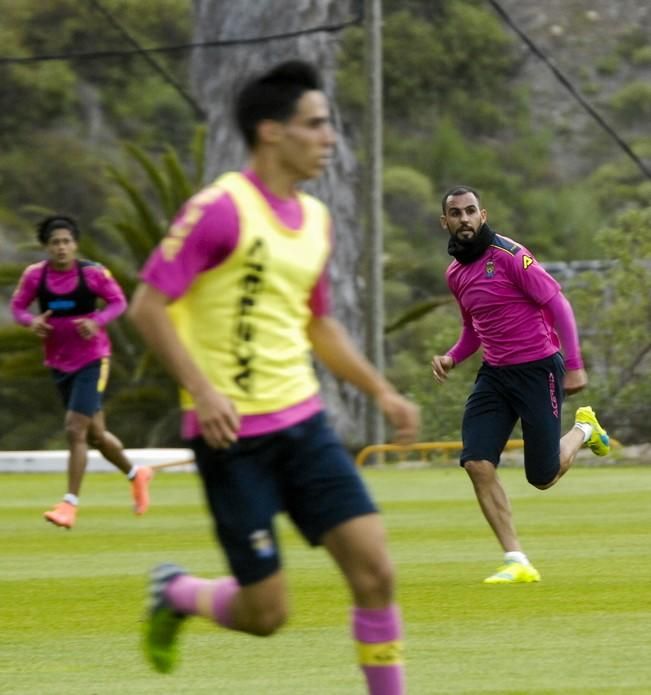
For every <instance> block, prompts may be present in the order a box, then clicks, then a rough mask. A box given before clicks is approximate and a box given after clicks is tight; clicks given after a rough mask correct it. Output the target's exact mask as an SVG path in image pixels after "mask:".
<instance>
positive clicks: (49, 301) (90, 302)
mask: <svg viewBox="0 0 651 695" xmlns="http://www.w3.org/2000/svg"><path fill="white" fill-rule="evenodd" d="M76 265H77V276H78V278H79V282H78V283H77V286H76V287H75V289H74V290H72V292H67V293H66V294H55V293H54V292H52V290H50V289H49V288H48V286H47V282H46V279H47V269H48V266H49V263H45V264H44V265H43V272H42V273H41V279H40V281H39V284H38V303H39V306H40V309H41V313H44V312H46V311H51V312H52V316H82V315H84V314H92V312H93V311H95V308H96V306H97V295H95V294H93V293H92V292H91V291H90V290H89V289H88V285H87V284H86V280H85V278H84V273H83V270H82V268H85V267H86V266H89V265H97V263H93V262H92V261H77V263H76Z"/></svg>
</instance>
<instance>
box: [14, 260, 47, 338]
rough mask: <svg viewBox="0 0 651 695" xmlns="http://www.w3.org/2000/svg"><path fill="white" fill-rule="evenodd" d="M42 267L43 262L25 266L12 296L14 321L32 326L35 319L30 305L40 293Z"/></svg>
mask: <svg viewBox="0 0 651 695" xmlns="http://www.w3.org/2000/svg"><path fill="white" fill-rule="evenodd" d="M42 267H43V264H38V265H30V266H29V267H28V268H25V270H24V272H23V274H22V276H21V278H20V281H19V282H18V285H17V287H16V289H15V290H14V293H13V295H12V296H11V314H12V316H13V317H14V321H16V323H19V324H20V325H21V326H30V325H31V323H32V321H33V320H34V314H33V313H32V312H31V311H30V310H29V306H30V304H31V303H32V302H33V301H34V300H35V299H36V295H37V294H38V283H39V280H40V277H41V269H42Z"/></svg>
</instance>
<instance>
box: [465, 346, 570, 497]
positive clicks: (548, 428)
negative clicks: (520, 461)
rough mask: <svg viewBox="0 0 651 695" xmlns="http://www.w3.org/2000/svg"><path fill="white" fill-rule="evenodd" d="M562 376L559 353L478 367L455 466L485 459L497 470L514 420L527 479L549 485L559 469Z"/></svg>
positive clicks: (563, 367)
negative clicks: (519, 427) (518, 425)
mask: <svg viewBox="0 0 651 695" xmlns="http://www.w3.org/2000/svg"><path fill="white" fill-rule="evenodd" d="M564 374H565V366H564V363H563V358H562V357H561V355H560V354H559V353H557V354H555V355H552V356H550V357H547V358H545V359H542V360H537V361H535V362H526V363H524V364H517V365H511V366H508V367H491V366H490V365H488V364H486V363H485V362H484V364H482V366H481V367H480V369H479V371H478V373H477V379H476V381H475V386H474V388H473V390H472V392H471V394H470V396H469V397H468V400H467V402H466V409H465V412H464V416H463V425H462V436H463V451H462V452H461V465H462V466H463V465H464V464H465V462H466V461H480V460H486V461H490V462H491V463H493V464H494V465H495V466H497V465H498V464H499V461H500V456H501V454H502V451H503V449H504V447H505V445H506V442H507V441H508V439H509V437H510V436H511V433H512V431H513V428H514V427H515V424H516V422H517V420H518V418H519V419H520V420H521V423H522V438H523V439H524V468H525V473H526V475H527V480H528V481H529V482H530V483H531V484H532V485H546V484H547V483H549V482H550V481H551V480H552V479H553V478H554V477H555V476H556V474H557V473H558V470H559V466H560V438H561V406H562V402H563V375H564Z"/></svg>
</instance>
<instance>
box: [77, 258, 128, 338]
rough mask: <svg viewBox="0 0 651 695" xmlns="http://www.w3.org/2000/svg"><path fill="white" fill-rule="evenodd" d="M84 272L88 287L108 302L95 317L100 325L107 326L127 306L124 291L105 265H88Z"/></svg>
mask: <svg viewBox="0 0 651 695" xmlns="http://www.w3.org/2000/svg"><path fill="white" fill-rule="evenodd" d="M83 272H84V274H85V277H86V283H87V284H88V288H89V289H90V290H91V291H92V292H94V293H95V294H96V295H97V296H98V297H100V298H101V299H103V300H104V301H105V302H106V306H105V307H104V308H103V309H101V310H100V311H98V312H96V313H95V316H94V317H93V318H94V319H95V321H97V323H98V324H99V325H100V326H106V324H107V323H110V322H111V321H113V320H114V319H116V318H117V317H118V316H120V314H122V313H124V310H125V309H126V308H127V300H126V298H125V296H124V292H123V291H122V288H121V287H120V285H118V283H117V282H116V281H115V278H114V277H113V276H112V275H111V273H110V272H109V271H108V270H107V269H106V268H104V266H101V265H94V266H86V268H84V271H83Z"/></svg>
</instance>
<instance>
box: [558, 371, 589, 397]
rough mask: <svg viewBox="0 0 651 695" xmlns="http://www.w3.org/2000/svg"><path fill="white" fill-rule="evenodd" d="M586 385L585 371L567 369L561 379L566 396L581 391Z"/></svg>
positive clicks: (586, 376)
mask: <svg viewBox="0 0 651 695" xmlns="http://www.w3.org/2000/svg"><path fill="white" fill-rule="evenodd" d="M587 385H588V375H587V373H586V371H585V369H568V370H567V371H566V372H565V378H564V379H563V388H564V389H565V393H566V394H567V395H568V396H571V395H572V394H573V393H578V392H579V391H582V390H583V389H584V388H585V387H586V386H587Z"/></svg>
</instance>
